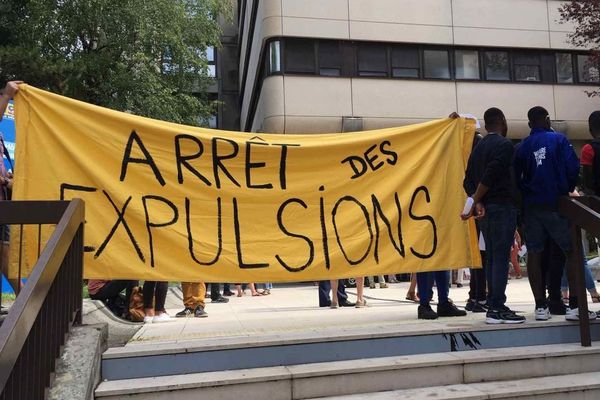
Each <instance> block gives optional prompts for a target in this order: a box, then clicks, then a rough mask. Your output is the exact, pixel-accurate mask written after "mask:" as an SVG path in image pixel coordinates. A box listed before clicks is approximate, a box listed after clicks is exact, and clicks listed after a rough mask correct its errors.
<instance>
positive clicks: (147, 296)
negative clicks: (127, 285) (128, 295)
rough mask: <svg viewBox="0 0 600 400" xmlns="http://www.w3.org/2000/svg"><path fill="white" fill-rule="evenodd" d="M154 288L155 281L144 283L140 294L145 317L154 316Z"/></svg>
mask: <svg viewBox="0 0 600 400" xmlns="http://www.w3.org/2000/svg"><path fill="white" fill-rule="evenodd" d="M155 288H156V282H155V281H144V286H143V288H142V294H143V295H144V312H145V313H146V316H147V317H152V316H154V289H155Z"/></svg>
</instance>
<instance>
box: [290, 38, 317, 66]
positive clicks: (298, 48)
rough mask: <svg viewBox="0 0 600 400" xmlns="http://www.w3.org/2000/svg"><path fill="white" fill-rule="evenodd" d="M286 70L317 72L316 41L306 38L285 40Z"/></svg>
mask: <svg viewBox="0 0 600 400" xmlns="http://www.w3.org/2000/svg"><path fill="white" fill-rule="evenodd" d="M285 70H286V72H300V73H311V74H314V73H315V42H314V41H313V40H306V39H287V40H286V41H285Z"/></svg>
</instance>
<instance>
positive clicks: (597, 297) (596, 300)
mask: <svg viewBox="0 0 600 400" xmlns="http://www.w3.org/2000/svg"><path fill="white" fill-rule="evenodd" d="M590 296H591V297H592V303H600V294H591V295H590Z"/></svg>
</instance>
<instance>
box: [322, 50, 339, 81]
mask: <svg viewBox="0 0 600 400" xmlns="http://www.w3.org/2000/svg"><path fill="white" fill-rule="evenodd" d="M341 72H342V55H341V52H340V44H339V43H338V42H320V43H319V75H325V76H340V75H341Z"/></svg>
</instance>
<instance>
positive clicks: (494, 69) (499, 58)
mask: <svg viewBox="0 0 600 400" xmlns="http://www.w3.org/2000/svg"><path fill="white" fill-rule="evenodd" d="M484 61H485V79H487V80H489V81H508V80H510V70H509V67H508V52H506V51H486V52H485V57H484Z"/></svg>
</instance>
